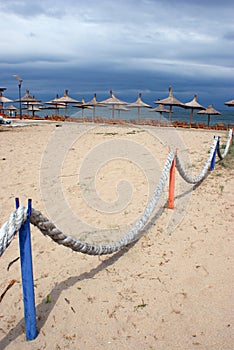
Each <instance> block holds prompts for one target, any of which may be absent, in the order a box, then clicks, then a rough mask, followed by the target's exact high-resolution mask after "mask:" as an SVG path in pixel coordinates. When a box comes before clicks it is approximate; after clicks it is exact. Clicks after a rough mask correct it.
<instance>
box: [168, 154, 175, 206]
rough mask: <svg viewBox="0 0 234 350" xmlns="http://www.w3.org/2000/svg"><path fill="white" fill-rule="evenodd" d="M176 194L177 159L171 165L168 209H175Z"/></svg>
mask: <svg viewBox="0 0 234 350" xmlns="http://www.w3.org/2000/svg"><path fill="white" fill-rule="evenodd" d="M174 192H175V158H174V159H173V162H172V164H171V169H170V178H169V195H168V209H174Z"/></svg>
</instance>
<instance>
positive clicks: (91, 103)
mask: <svg viewBox="0 0 234 350" xmlns="http://www.w3.org/2000/svg"><path fill="white" fill-rule="evenodd" d="M86 106H88V107H93V120H94V118H95V115H96V107H106V105H105V104H104V103H102V102H98V100H97V94H96V93H94V95H93V98H92V100H91V101H89V102H86Z"/></svg>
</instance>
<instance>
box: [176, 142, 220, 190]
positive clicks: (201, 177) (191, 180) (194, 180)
mask: <svg viewBox="0 0 234 350" xmlns="http://www.w3.org/2000/svg"><path fill="white" fill-rule="evenodd" d="M217 143H218V137H215V138H214V141H213V144H212V146H211V147H210V152H209V156H208V159H207V161H206V163H205V165H204V167H203V169H202V171H201V172H200V174H199V175H198V176H196V177H195V178H191V177H189V176H188V175H187V174H186V172H185V170H184V169H183V167H182V164H181V162H180V159H179V157H178V155H177V154H176V169H177V170H178V172H179V174H180V176H181V177H182V178H183V179H184V181H186V182H188V183H190V184H197V183H199V182H201V181H203V180H204V179H205V177H206V175H207V173H208V170H209V168H210V163H211V160H212V158H213V155H214V152H215V149H216V147H217Z"/></svg>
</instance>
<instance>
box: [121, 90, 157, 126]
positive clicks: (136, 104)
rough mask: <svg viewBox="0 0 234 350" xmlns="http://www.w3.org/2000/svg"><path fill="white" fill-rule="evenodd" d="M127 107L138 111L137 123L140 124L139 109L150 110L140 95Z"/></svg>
mask: <svg viewBox="0 0 234 350" xmlns="http://www.w3.org/2000/svg"><path fill="white" fill-rule="evenodd" d="M127 107H129V108H137V110H138V123H140V110H141V108H152V107H151V106H150V105H148V104H147V103H145V102H143V101H142V99H141V93H139V94H138V98H137V100H136V101H135V102H133V103H130V104H129V105H127Z"/></svg>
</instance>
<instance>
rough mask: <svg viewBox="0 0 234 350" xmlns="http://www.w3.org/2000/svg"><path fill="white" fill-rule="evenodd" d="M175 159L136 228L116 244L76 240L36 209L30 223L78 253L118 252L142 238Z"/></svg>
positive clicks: (162, 176)
mask: <svg viewBox="0 0 234 350" xmlns="http://www.w3.org/2000/svg"><path fill="white" fill-rule="evenodd" d="M173 159H174V152H173V151H172V152H170V154H169V156H168V159H167V161H166V164H165V167H164V170H163V172H162V175H161V178H160V180H159V183H158V185H157V187H156V189H155V191H154V193H153V197H152V199H151V200H150V202H149V203H148V205H147V206H146V208H145V210H144V212H143V214H142V215H141V217H140V218H139V219H138V221H137V222H136V224H135V226H134V227H133V228H132V229H131V230H130V231H129V232H128V233H127V234H126V235H124V236H123V237H122V238H120V239H119V240H118V241H116V242H113V243H110V244H104V245H101V244H100V245H99V244H89V243H87V242H82V241H80V240H79V239H75V238H73V237H71V236H67V235H65V234H64V233H63V232H61V231H60V230H59V229H57V228H56V227H55V225H54V224H53V223H52V222H50V221H49V220H48V219H47V218H46V217H45V216H44V215H43V214H42V213H41V212H39V211H37V210H35V209H32V214H31V216H30V222H31V223H32V224H33V225H35V226H37V227H38V228H39V230H40V231H41V232H42V233H43V234H44V235H48V236H50V238H51V239H53V240H54V241H55V242H57V243H58V244H62V245H64V246H66V247H69V248H71V249H72V250H74V251H76V252H81V253H84V254H88V255H104V254H112V253H114V252H117V251H118V250H120V249H121V248H123V247H124V246H126V245H128V244H130V243H132V242H133V241H135V240H136V239H138V238H139V237H140V234H139V231H140V230H141V229H142V228H143V227H144V226H145V224H146V223H147V221H148V220H149V218H150V216H151V214H152V213H153V211H154V209H155V207H156V205H157V203H158V200H159V198H160V196H161V194H162V192H163V189H164V187H165V184H166V181H167V178H168V174H169V172H170V168H171V164H172V161H173Z"/></svg>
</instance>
